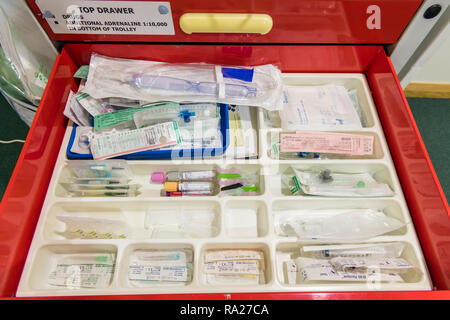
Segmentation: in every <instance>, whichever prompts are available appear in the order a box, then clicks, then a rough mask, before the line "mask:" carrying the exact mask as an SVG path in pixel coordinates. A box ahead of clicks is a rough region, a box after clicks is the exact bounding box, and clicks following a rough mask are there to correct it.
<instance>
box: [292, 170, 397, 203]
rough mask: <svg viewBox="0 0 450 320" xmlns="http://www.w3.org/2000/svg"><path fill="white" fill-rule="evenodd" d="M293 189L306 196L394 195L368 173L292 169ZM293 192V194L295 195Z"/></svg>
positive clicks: (386, 186)
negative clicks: (293, 173)
mask: <svg viewBox="0 0 450 320" xmlns="http://www.w3.org/2000/svg"><path fill="white" fill-rule="evenodd" d="M293 170H294V172H295V176H294V177H293V178H292V180H293V184H294V187H295V188H294V189H292V190H291V192H292V191H296V192H298V191H300V190H301V191H302V192H303V193H304V194H307V195H316V196H328V197H333V196H334V197H386V196H393V195H394V193H393V191H392V190H391V188H390V187H389V185H387V184H385V183H381V182H377V181H376V180H375V179H374V178H373V177H372V176H371V175H370V174H369V173H342V172H331V170H328V169H324V170H321V171H319V170H314V171H312V170H308V171H301V170H297V169H295V168H293ZM296 192H294V193H296Z"/></svg>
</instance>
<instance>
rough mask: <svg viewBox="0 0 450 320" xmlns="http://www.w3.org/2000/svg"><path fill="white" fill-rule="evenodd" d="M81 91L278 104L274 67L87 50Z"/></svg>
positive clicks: (266, 105)
mask: <svg viewBox="0 0 450 320" xmlns="http://www.w3.org/2000/svg"><path fill="white" fill-rule="evenodd" d="M82 92H84V93H87V94H89V95H91V96H92V97H94V98H96V99H102V98H111V97H122V98H128V99H137V100H144V101H149V102H156V101H167V100H170V101H175V102H188V101H195V102H217V103H225V104H238V105H247V106H257V107H263V108H265V109H268V110H277V109H280V108H281V107H282V104H281V95H282V80H281V72H280V70H279V69H278V68H277V67H276V66H274V65H270V64H267V65H260V66H251V67H239V66H220V65H213V64H207V63H167V62H156V61H145V60H132V59H121V58H110V57H106V56H102V55H99V54H95V53H94V54H92V55H91V61H90V64H89V74H88V78H87V81H86V85H85V87H84V88H83V90H82Z"/></svg>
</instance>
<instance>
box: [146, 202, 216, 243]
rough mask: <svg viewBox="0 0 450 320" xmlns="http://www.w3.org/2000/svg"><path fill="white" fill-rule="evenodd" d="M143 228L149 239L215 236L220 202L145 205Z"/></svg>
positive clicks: (155, 203)
mask: <svg viewBox="0 0 450 320" xmlns="http://www.w3.org/2000/svg"><path fill="white" fill-rule="evenodd" d="M178 199H179V198H178ZM145 229H146V230H147V232H148V234H149V237H150V238H152V239H186V238H214V237H217V236H218V235H219V234H220V232H221V207H220V203H219V202H217V201H208V200H205V201H188V200H175V201H152V202H149V203H148V207H147V215H146V219H145Z"/></svg>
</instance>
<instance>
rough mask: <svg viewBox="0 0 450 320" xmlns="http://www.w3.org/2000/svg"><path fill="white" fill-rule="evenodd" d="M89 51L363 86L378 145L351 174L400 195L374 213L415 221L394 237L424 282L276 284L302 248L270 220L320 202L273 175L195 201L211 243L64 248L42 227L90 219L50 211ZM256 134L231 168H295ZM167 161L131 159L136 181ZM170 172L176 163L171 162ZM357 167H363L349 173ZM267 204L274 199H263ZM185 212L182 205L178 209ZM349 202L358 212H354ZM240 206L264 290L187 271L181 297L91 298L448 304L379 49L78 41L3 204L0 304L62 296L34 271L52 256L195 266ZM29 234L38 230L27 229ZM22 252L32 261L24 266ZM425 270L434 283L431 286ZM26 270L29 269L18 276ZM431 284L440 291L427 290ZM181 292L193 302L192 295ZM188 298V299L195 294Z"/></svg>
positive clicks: (427, 176)
mask: <svg viewBox="0 0 450 320" xmlns="http://www.w3.org/2000/svg"><path fill="white" fill-rule="evenodd" d="M92 52H96V53H100V54H103V55H107V56H113V57H122V58H132V59H148V60H159V61H161V60H162V61H168V62H199V61H201V62H208V63H215V64H229V65H255V64H265V63H273V64H277V65H278V66H279V67H280V69H281V70H282V72H283V73H284V74H285V81H290V82H296V81H297V82H298V83H299V84H301V83H302V81H304V80H302V79H315V80H313V82H314V81H317V83H320V81H325V80H323V79H326V78H327V77H329V79H334V78H333V76H332V75H333V74H340V75H341V78H342V79H347V80H345V81H347V82H345V81H344V80H342V79H341V80H339V81H344V82H345V83H350V86H351V85H352V84H351V83H362V84H363V85H361V90H363V92H365V93H366V94H367V95H368V97H369V99H368V101H369V102H368V105H367V107H366V108H367V110H369V111H368V113H367V115H368V118H367V119H366V120H367V123H368V128H365V129H367V133H368V134H372V133H374V132H375V133H376V134H378V136H379V137H381V138H380V139H379V140H377V141H378V142H376V144H375V149H376V150H375V158H376V159H358V160H357V162H358V166H359V167H360V168H363V169H367V168H368V169H370V170H372V169H373V171H374V172H375V171H376V172H380V179H382V180H383V179H384V180H386V182H387V183H388V184H389V185H390V186H391V188H393V189H394V190H395V191H396V192H397V194H398V198H396V199H393V200H389V199H383V200H380V201H379V202H377V201H373V202H372V204H373V205H374V206H376V207H380V208H386V212H391V213H392V214H393V215H394V216H397V217H401V219H403V221H404V222H407V223H408V222H410V220H409V219H411V223H410V224H409V226H408V228H407V230H404V231H402V232H400V234H401V235H400V238H399V239H402V240H405V239H406V238H407V239H408V240H407V241H411V243H412V246H410V247H407V249H406V250H405V259H407V260H411V262H412V263H413V264H415V265H418V266H420V267H421V270H422V271H423V277H422V278H421V279H420V280H413V279H412V280H410V281H406V282H407V283H405V285H404V286H397V287H396V286H392V287H386V288H384V287H381V288H367V289H366V288H365V287H364V288H363V287H362V286H360V287H358V286H346V287H342V288H340V287H339V286H326V285H325V286H323V285H318V286H301V285H297V286H283V285H278V284H279V282H280V281H279V279H278V277H277V268H276V263H275V261H274V259H272V258H273V257H275V254H276V253H282V252H289V251H293V250H297V249H298V247H299V245H298V244H296V243H295V241H293V242H292V241H291V242H289V241H280V240H279V239H276V235H275V234H274V231H273V225H272V224H271V222H272V212H273V211H276V210H279V209H283V208H291V207H295V206H296V203H298V201H302V203H303V204H304V205H305V207H307V208H316V207H317V202H314V201H312V200H305V199H293V197H291V196H289V195H286V194H285V193H284V192H283V190H282V188H278V185H279V175H272V176H270V175H269V176H264V178H261V179H260V185H261V189H262V191H261V192H262V196H261V197H254V198H253V197H252V198H250V199H248V200H245V201H244V200H242V199H235V198H231V199H225V200H222V199H216V198H211V199H207V200H199V201H198V202H197V205H201V207H202V208H201V209H203V208H209V209H211V210H212V211H214V212H216V215H217V219H216V220H217V221H216V222H215V223H216V225H217V227H218V229H219V230H220V231H219V232H218V233H217V234H214V235H213V236H211V237H212V238H214V237H216V238H217V239H213V240H214V241H210V242H209V241H206V240H200V241H198V242H196V241H193V240H189V239H188V240H185V239H176V241H175V240H171V241H164V239H162V240H161V239H157V240H148V239H147V240H141V239H138V240H136V241H134V242H133V241H131V242H130V243H129V244H128V245H123V243H122V244H120V245H119V246H117V247H116V246H115V245H112V244H110V243H108V242H107V241H102V242H101V244H99V245H98V246H91V247H89V245H86V244H84V243H80V242H76V241H75V242H73V243H72V242H70V241H67V242H64V244H61V242H60V239H59V238H57V237H55V236H54V235H53V234H52V233H51V232H50V231H48V229H49V228H51V219H54V216H55V214H56V212H64V211H67V212H76V211H77V210H78V211H79V212H81V211H84V212H89V210H90V207H89V202H88V204H86V203H85V202H83V203H81V202H80V203H77V201H76V200H72V202H70V201H61V202H59V203H51V202H50V198H52V197H53V196H55V195H56V197H58V196H59V197H62V198H63V197H64V194H63V193H61V191H59V190H58V189H56V188H57V187H56V185H57V180H58V179H59V176H60V173H61V172H60V171H61V170H63V169H61V168H62V166H61V165H60V164H61V163H63V161H64V160H65V159H64V156H65V155H63V154H62V153H61V152H63V153H64V151H65V147H66V145H67V139H68V136H69V134H70V131H69V130H66V127H67V121H66V119H65V117H64V115H63V113H62V111H63V109H64V105H65V102H66V100H67V97H68V95H69V91H70V90H75V89H76V87H77V84H76V83H75V81H74V79H73V74H74V72H75V71H76V70H77V68H78V67H79V66H81V65H84V64H88V62H89V58H90V54H91V53H92ZM330 74H331V76H330ZM352 81H353V82H352ZM358 81H359V82H358ZM345 83H344V85H345ZM356 86H357V85H356ZM363 109H364V106H363ZM262 122H264V117H263V115H262V113H261V112H260V114H259V123H260V125H261V123H262ZM261 132H263V133H261ZM261 132H259V151H260V154H259V158H258V159H257V160H239V161H237V162H236V163H234V164H235V165H236V166H239V165H240V166H242V167H245V168H248V170H253V169H254V168H256V169H262V168H260V167H261V166H262V165H264V166H265V165H266V164H267V167H269V168H271V167H272V166H275V165H276V169H275V170H278V172H280V174H283V172H285V170H286V168H287V167H288V166H289V165H290V162H289V161H288V160H280V161H279V162H277V161H276V160H274V159H272V158H270V157H269V156H267V145H268V141H269V137H270V136H272V134H274V133H275V134H277V133H278V131H277V129H276V128H275V129H269V130H267V131H261ZM383 141H386V142H387V144H384V142H383ZM61 150H62V151H61ZM391 157H392V158H391ZM380 159H384V160H383V161H386V163H388V164H389V166H384V165H383V164H382V163H383V162H382V161H380ZM193 161H196V160H193ZM348 161H352V160H348ZM218 162H220V160H218ZM166 163H167V162H166ZM55 164H56V165H57V166H56V167H55ZM164 164H165V162H163V161H155V162H151V161H143V162H139V161H133V162H132V163H131V162H130V166H131V167H132V170H133V171H134V172H137V173H138V174H139V173H140V172H145V170H146V169H145V168H152V167H158V166H162V165H164ZM167 165H172V164H170V163H168V164H167ZM191 165H198V166H200V163H198V164H196V163H195V162H192V163H191ZM208 165H209V166H215V165H217V164H216V163H215V162H214V160H211V161H209V163H208ZM146 166H147V167H146ZM173 166H176V164H173ZM295 166H298V167H302V166H305V164H304V163H302V162H296V163H295ZM335 166H336V168H337V167H339V166H342V167H345V166H347V167H350V166H351V167H354V165H353V163H352V162H345V161H344V162H343V163H342V164H336V165H335ZM354 169H355V170H356V169H358V168H356V167H355V168H354ZM370 170H369V171H370ZM149 171H151V169H149ZM395 171H396V174H395ZM143 177H144V178H145V179H146V178H147V177H145V176H143ZM266 198H267V199H269V200H268V201H266V200H265V199H266ZM167 200H169V199H166V202H167V205H169V206H170V205H173V203H174V202H172V201H167ZM182 201H185V202H191V203H192V204H193V206H195V205H196V200H182ZM403 201H405V202H403ZM169 203H170V204H169ZM50 204H51V205H50ZM167 205H166V204H165V203H162V201H161V199H160V198H157V197H155V191H154V190H151V189H148V190H146V191H145V192H144V195H143V197H142V198H140V199H138V198H136V199H132V198H126V199H114V201H112V202H109V203H106V202H105V203H104V204H103V205H102V206H103V207H104V208H105V207H108V206H109V207H108V208H109V209H111V210H113V208H121V207H123V208H126V209H124V212H126V213H127V214H128V211H129V212H131V214H133V212H135V214H136V215H140V214H141V211H143V210H144V209H143V208H147V207H150V208H158V207H165V206H167ZM181 205H182V206H183V205H184V203H183V204H181ZM347 205H348V203H345V202H342V201H338V200H336V202H335V203H334V202H333V201H332V200H328V204H327V206H328V207H335V206H336V207H341V208H342V207H343V206H347ZM352 205H355V207H358V206H359V205H358V204H352ZM236 208H244V209H255V210H256V211H257V212H258V216H257V218H258V230H257V237H255V238H253V239H247V240H245V241H244V240H242V239H238V240H236V242H239V245H240V248H244V249H245V248H252V249H253V248H255V249H260V250H261V251H262V252H264V253H265V257H266V258H265V259H266V260H265V264H266V267H267V268H266V274H265V279H266V284H265V285H263V286H259V287H258V288H257V290H252V288H247V289H245V290H238V289H236V290H233V288H229V287H226V289H223V288H222V287H218V286H215V287H214V286H213V287H207V286H202V285H203V284H204V283H205V282H204V279H202V277H201V276H200V275H194V277H193V279H194V280H193V283H191V284H189V285H187V286H186V287H185V288H186V289H185V290H183V289H181V290H164V289H162V290H160V291H158V290H157V289H156V290H147V291H146V290H134V289H130V288H129V287H127V285H126V279H124V278H125V277H123V274H120V273H119V274H118V275H114V279H113V280H112V281H113V283H112V290H103V291H97V292H96V293H93V294H95V295H96V296H98V295H103V294H104V295H110V294H113V295H119V296H125V295H135V294H139V295H140V297H142V296H144V297H145V298H148V299H158V298H159V299H172V298H174V297H175V296H176V297H182V298H186V299H187V298H191V297H194V298H207V297H208V298H227V299H230V298H231V299H245V298H259V299H272V298H273V299H275V298H281V299H284V298H299V299H300V298H301V299H316V298H355V299H356V298H359V299H367V298H410V299H414V298H434V299H436V298H449V296H450V291H449V288H450V236H449V235H450V218H449V215H448V214H449V207H448V204H447V202H446V200H445V197H444V195H443V192H442V190H441V188H440V185H439V182H438V180H437V177H436V174H435V172H434V170H433V167H432V165H431V162H430V160H429V158H428V155H427V153H426V150H425V147H424V144H423V142H422V140H421V138H420V134H419V132H418V130H417V127H416V125H415V122H414V119H413V117H412V114H411V112H410V110H409V107H408V104H407V102H406V99H405V97H404V95H403V93H402V90H401V87H400V86H399V83H398V80H397V77H396V75H395V72H394V71H393V68H392V65H391V63H390V60H389V58H388V57H387V56H386V54H385V52H384V50H383V48H382V47H381V46H338V45H327V46H319V45H312V46H300V45H298V46H297V45H295V46H272V45H248V46H238V45H235V46H227V45H175V44H174V45H147V44H146V45H144V44H79V43H77V44H75V43H74V44H70V43H68V44H65V46H64V49H63V51H62V53H61V54H60V55H59V56H58V58H57V60H56V63H55V66H54V69H53V71H52V74H51V77H50V79H49V83H48V85H47V88H46V91H45V93H44V96H43V99H42V101H41V105H40V107H39V109H38V112H37V114H36V117H35V120H34V122H33V124H32V127H31V129H30V132H29V135H28V137H27V141H26V143H25V145H24V147H23V150H22V153H21V155H20V157H19V160H18V162H17V166H16V168H15V170H14V172H13V175H12V177H11V181H10V184H9V186H8V188H7V190H6V192H5V195H4V198H3V201H2V204H1V207H0V295H1V296H2V297H10V296H16V295H18V296H22V295H32V296H49V297H51V296H54V295H58V296H64V293H65V292H62V293H61V292H60V293H55V292H52V291H46V286H45V284H43V282H42V281H41V280H42V279H40V272H41V270H43V272H46V268H47V269H48V264H49V261H50V260H51V258H52V257H53V256H55V255H59V254H65V253H72V252H82V253H84V252H87V253H90V252H92V250H93V248H94V247H95V248H97V249H99V250H105V251H106V252H109V253H113V254H114V253H117V251H118V250H121V251H120V254H121V255H123V256H126V255H127V252H128V253H129V252H131V251H132V250H135V249H141V248H158V247H165V248H169V249H170V248H174V247H176V246H177V245H178V246H180V247H182V248H184V249H194V262H197V263H201V254H202V253H203V252H204V251H205V250H209V249H217V248H232V245H233V240H229V239H228V238H227V236H228V235H227V232H226V219H225V218H224V216H226V215H227V214H229V212H232V211H233V210H234V209H236ZM109 209H108V210H109ZM111 210H110V211H111ZM127 210H128V211H127ZM408 212H409V213H408ZM44 218H45V219H44ZM47 218H48V219H47ZM49 226H50V227H49ZM412 226H414V228H413V227H412ZM36 227H37V228H36ZM35 229H36V231H37V232H36V233H34V230H35ZM416 233H417V237H416ZM402 234H403V235H402ZM395 236H396V235H393V236H392V237H391V238H390V239H391V240H392V238H394V237H395ZM33 237H34V238H33ZM40 237H42V239H44V242H45V246H42V247H39V248H37V247H36V246H33V244H34V242H35V240H33V239H40ZM272 237H273V238H272ZM402 237H404V238H402ZM273 239H275V240H273ZM32 240H33V243H32ZM385 240H386V239H385ZM388 240H389V239H388ZM30 245H31V250H30ZM122 247H123V248H122ZM35 249H36V250H35ZM94 251H95V250H94ZM35 252H37V254H36V255H34V254H35ZM422 252H423V256H422ZM29 253H30V256H28V260H27V255H28V254H29ZM197 255H198V256H197ZM25 262H27V263H25ZM126 263H127V259H126V258H124V259H122V260H121V261H120V263H118V264H117V265H116V268H122V267H123V266H125V264H126ZM36 265H38V266H39V268H37V267H36ZM31 266H33V267H31ZM427 269H428V271H429V273H430V274H429V275H430V276H431V278H428V271H427ZM23 270H25V271H24V273H23V274H22V271H23ZM21 276H22V279H21ZM19 282H20V286H19ZM408 282H409V283H408ZM417 283H419V285H417ZM412 284H416V285H412ZM18 288H19V291H18ZM433 288H434V289H436V290H429V289H433ZM385 290H387V291H385ZM224 291H226V292H224ZM33 292H35V294H33ZM163 293H164V294H163ZM188 293H189V294H190V295H187V294H188ZM73 294H74V293H71V294H67V295H73ZM75 294H76V295H77V296H80V295H84V294H86V295H90V293H86V292H85V291H82V293H78V294H77V293H75ZM192 294H195V295H194V296H192Z"/></svg>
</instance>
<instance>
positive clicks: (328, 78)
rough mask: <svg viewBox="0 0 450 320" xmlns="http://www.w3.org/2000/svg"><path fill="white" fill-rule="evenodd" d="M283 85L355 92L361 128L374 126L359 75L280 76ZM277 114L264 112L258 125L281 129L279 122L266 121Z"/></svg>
mask: <svg viewBox="0 0 450 320" xmlns="http://www.w3.org/2000/svg"><path fill="white" fill-rule="evenodd" d="M282 78H283V84H285V85H289V86H321V85H330V84H331V85H338V86H344V87H345V88H346V89H347V90H356V93H357V97H358V100H359V105H360V106H361V113H362V125H363V128H373V127H375V125H376V120H375V119H376V116H375V115H374V113H373V110H374V107H373V106H374V104H373V100H372V98H371V96H370V93H369V92H368V85H367V81H366V80H365V78H364V77H363V76H361V74H336V75H333V74H326V75H325V74H324V75H321V74H314V73H295V74H287V73H284V74H283V75H282ZM277 113H278V115H277ZM278 118H279V112H278V111H277V112H270V116H268V114H267V113H266V112H265V111H264V113H261V116H260V123H263V124H264V127H265V128H281V122H280V121H278V120H276V121H274V122H272V123H271V122H269V121H268V119H278Z"/></svg>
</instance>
